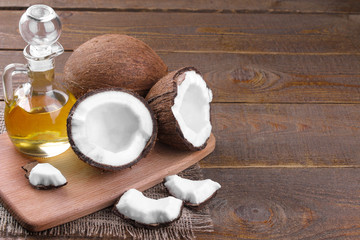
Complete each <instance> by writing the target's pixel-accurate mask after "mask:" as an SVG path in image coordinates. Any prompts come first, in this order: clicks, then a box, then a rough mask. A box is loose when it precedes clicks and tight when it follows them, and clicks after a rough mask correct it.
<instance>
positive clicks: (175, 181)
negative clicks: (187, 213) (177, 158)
mask: <svg viewBox="0 0 360 240" xmlns="http://www.w3.org/2000/svg"><path fill="white" fill-rule="evenodd" d="M165 186H166V188H167V189H168V190H169V192H170V193H171V195H173V196H174V197H176V198H179V199H181V200H184V201H186V202H188V203H191V204H193V205H199V204H201V203H203V202H205V201H206V200H208V199H209V198H211V197H212V196H213V195H214V194H215V192H216V191H217V190H218V189H220V188H221V185H220V184H219V183H217V182H215V181H213V180H211V179H206V180H196V181H195V180H190V179H185V178H182V177H179V176H178V175H171V176H168V177H166V178H165Z"/></svg>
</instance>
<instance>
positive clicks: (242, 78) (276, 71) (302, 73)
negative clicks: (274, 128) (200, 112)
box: [0, 51, 360, 103]
mask: <svg viewBox="0 0 360 240" xmlns="http://www.w3.org/2000/svg"><path fill="white" fill-rule="evenodd" d="M158 53H159V55H160V57H161V58H162V59H163V60H164V62H165V63H166V64H167V65H168V66H169V70H175V69H178V68H181V67H184V66H194V67H196V68H197V69H199V70H200V71H201V72H202V73H203V75H204V77H205V79H206V80H207V81H208V83H209V86H210V87H211V89H212V91H213V93H214V102H239V103H305V102H306V103H359V102H360V94H359V89H360V82H359V77H360V71H359V66H360V55H326V56H322V55H282V54H276V55H272V54H270V55H268V54H261V55H257V54H255V55H254V54H220V53H201V54H197V53H174V52H158ZM70 54H71V53H70V52H66V53H64V54H63V55H61V56H59V57H57V58H56V77H57V78H58V79H61V78H62V73H63V69H64V64H65V61H66V59H67V58H68V57H69V55H70ZM13 62H20V63H25V59H24V57H23V55H22V52H21V51H16V52H15V51H0V74H1V73H2V70H3V69H4V67H5V66H6V65H7V64H9V63H13ZM17 79H18V80H17V81H15V84H18V83H19V82H21V81H24V79H23V78H17ZM3 96H4V95H3V91H2V86H0V99H3Z"/></svg>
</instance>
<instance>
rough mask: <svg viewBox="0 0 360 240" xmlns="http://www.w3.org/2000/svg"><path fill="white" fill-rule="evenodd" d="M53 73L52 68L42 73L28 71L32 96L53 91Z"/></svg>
mask: <svg viewBox="0 0 360 240" xmlns="http://www.w3.org/2000/svg"><path fill="white" fill-rule="evenodd" d="M54 72H55V71H54V68H52V69H49V70H46V71H42V72H37V71H32V70H31V69H30V71H29V77H30V78H31V86H32V90H33V94H44V93H46V92H49V91H51V90H53V86H52V82H53V80H54Z"/></svg>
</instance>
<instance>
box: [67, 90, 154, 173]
mask: <svg viewBox="0 0 360 240" xmlns="http://www.w3.org/2000/svg"><path fill="white" fill-rule="evenodd" d="M67 130H68V136H69V142H70V145H71V147H72V148H73V150H74V152H75V153H76V154H77V155H78V156H79V158H80V159H82V160H83V161H85V162H87V163H89V164H90V165H93V166H95V167H98V168H102V169H105V170H119V169H122V168H125V167H129V166H131V165H133V164H135V163H136V162H137V161H139V160H140V159H141V158H144V157H145V156H146V155H147V154H148V153H149V152H150V150H151V148H152V147H153V145H154V143H155V139H156V133H157V125H156V121H155V119H154V117H153V113H152V111H151V109H150V107H149V106H148V104H147V103H146V102H145V101H144V100H143V99H142V98H141V97H140V96H138V95H137V94H135V93H133V92H130V91H126V90H123V89H103V90H98V91H94V92H90V93H88V94H86V95H84V96H82V97H81V98H79V99H78V100H77V102H76V103H75V105H74V106H73V108H72V110H71V111H70V114H69V117H68V120H67Z"/></svg>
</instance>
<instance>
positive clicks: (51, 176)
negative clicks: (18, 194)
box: [29, 163, 66, 187]
mask: <svg viewBox="0 0 360 240" xmlns="http://www.w3.org/2000/svg"><path fill="white" fill-rule="evenodd" d="M29 182H30V184H31V185H33V186H39V185H43V186H54V187H58V186H61V185H64V184H65V183H66V178H65V177H64V175H62V173H61V172H60V171H59V170H58V169H57V168H55V167H54V166H52V165H51V164H49V163H38V164H37V165H36V166H35V167H34V168H33V169H31V171H30V174H29Z"/></svg>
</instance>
